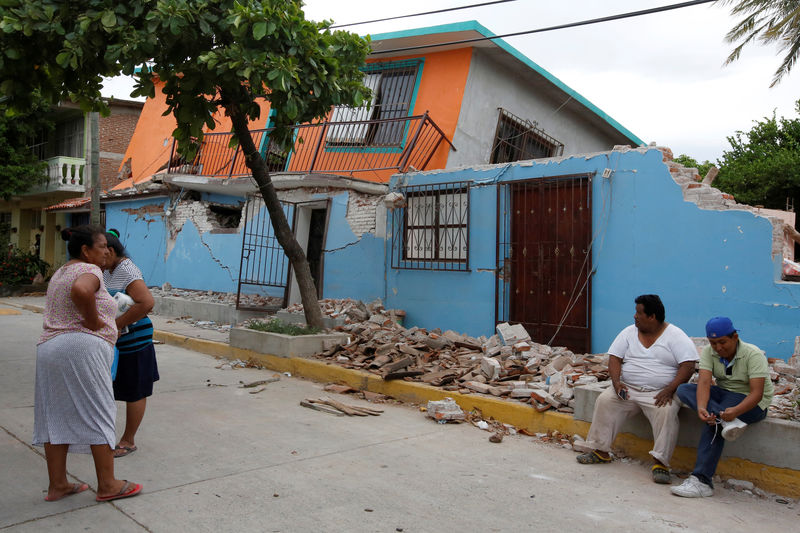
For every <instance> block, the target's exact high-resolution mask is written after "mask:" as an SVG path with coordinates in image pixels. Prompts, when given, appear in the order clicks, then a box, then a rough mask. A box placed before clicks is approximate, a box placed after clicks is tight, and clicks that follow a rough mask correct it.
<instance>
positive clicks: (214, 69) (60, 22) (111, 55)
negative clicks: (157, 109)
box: [0, 0, 369, 327]
mask: <svg viewBox="0 0 800 533" xmlns="http://www.w3.org/2000/svg"><path fill="white" fill-rule="evenodd" d="M0 5H3V6H5V7H4V8H3V13H2V20H0V44H1V45H2V50H3V54H2V56H0V91H2V93H3V94H4V95H6V96H7V97H8V98H9V100H10V101H11V102H12V103H13V104H15V105H20V104H22V105H24V104H25V102H26V100H27V96H26V95H27V93H28V91H29V90H31V89H33V88H38V89H39V90H41V91H42V94H43V95H46V96H47V97H48V98H50V99H51V100H52V101H55V99H61V98H70V99H72V100H73V101H77V102H79V103H80V104H81V105H82V106H83V107H84V108H85V109H101V110H102V109H104V104H103V103H102V100H101V99H100V88H101V81H102V80H101V76H112V75H116V74H120V73H123V74H133V73H134V72H135V70H136V68H137V67H139V66H141V65H144V67H143V68H142V70H141V72H140V74H139V77H138V85H137V88H136V89H135V90H134V93H133V94H134V95H144V96H150V97H152V96H154V95H155V92H154V85H153V76H155V77H157V78H158V79H160V80H161V81H163V82H164V88H163V91H164V93H165V94H166V102H167V105H168V110H167V113H172V114H173V115H174V116H175V119H176V120H177V128H176V129H175V131H174V132H173V136H174V137H175V138H176V139H177V141H178V149H179V151H180V152H181V153H182V154H183V155H184V156H186V157H187V158H189V159H190V158H192V157H193V156H194V154H195V153H196V150H197V148H198V146H199V143H200V142H201V141H202V138H203V127H204V126H205V127H207V128H208V129H214V127H215V123H214V119H213V116H214V113H215V112H217V110H219V109H222V110H223V111H224V113H225V114H226V115H227V116H229V117H230V119H231V122H232V124H233V131H234V135H235V138H236V142H238V143H239V144H240V146H241V148H242V150H243V153H244V155H245V163H246V164H247V166H248V168H249V169H250V171H251V173H252V176H253V178H254V180H255V182H256V184H257V186H258V189H259V191H260V193H261V195H262V196H263V198H264V202H265V204H266V207H267V210H268V211H269V214H270V219H271V221H272V225H273V227H274V229H275V235H276V237H277V239H278V242H279V243H280V244H281V246H282V247H283V249H284V251H285V252H286V255H287V257H288V258H289V260H290V262H291V263H292V266H293V268H294V272H295V276H296V279H297V282H298V286H299V287H300V292H301V297H302V301H303V306H304V308H305V313H306V321H307V322H308V323H309V325H311V326H316V327H322V315H321V313H320V309H319V306H318V305H317V296H316V289H315V287H314V282H313V279H312V277H311V271H310V269H309V266H308V261H307V260H306V257H305V254H304V253H303V250H302V248H301V247H300V245H299V244H298V243H297V241H296V240H295V239H294V236H293V234H292V232H291V229H290V227H289V224H288V222H287V221H286V217H285V215H284V213H283V210H282V209H281V206H280V202H279V201H278V197H277V194H276V193H275V188H274V186H273V184H272V181H271V179H270V176H269V173H268V172H267V168H266V165H265V163H264V161H263V159H262V158H261V156H260V154H259V151H258V150H257V148H256V146H255V145H254V143H253V140H252V137H251V135H250V131H249V129H248V123H249V121H252V120H256V119H258V118H259V114H260V107H259V105H258V101H259V100H260V99H266V100H268V101H269V102H270V107H271V109H272V110H274V112H275V116H274V123H275V130H274V131H273V133H272V134H271V140H272V142H275V143H278V144H279V145H282V146H284V145H286V144H287V143H288V142H289V141H290V139H291V129H290V127H291V126H292V125H294V124H296V123H303V122H310V121H313V120H315V119H317V118H320V117H323V116H325V115H326V114H327V113H328V112H329V111H330V108H331V106H333V105H339V104H349V105H356V106H359V105H361V104H362V103H363V102H364V99H365V97H367V96H368V95H369V90H368V89H367V88H365V87H364V86H363V84H362V79H363V75H362V73H361V72H360V70H359V67H360V66H361V65H363V63H364V60H365V58H366V55H367V53H368V52H369V43H368V42H367V41H365V40H363V39H361V38H360V37H358V36H357V35H355V34H351V33H348V32H344V31H331V30H330V29H329V26H330V22H321V23H317V22H312V21H308V20H306V19H305V15H304V13H303V11H302V2H300V1H299V0H262V1H258V0H150V1H147V0H134V1H127V2H117V1H114V2H112V1H111V0H82V1H71V2H60V1H55V0H3V2H1V3H0Z"/></svg>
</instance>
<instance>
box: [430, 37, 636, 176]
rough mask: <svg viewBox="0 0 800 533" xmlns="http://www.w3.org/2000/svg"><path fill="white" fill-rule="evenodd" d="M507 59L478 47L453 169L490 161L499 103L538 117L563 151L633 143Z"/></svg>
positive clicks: (524, 116)
mask: <svg viewBox="0 0 800 533" xmlns="http://www.w3.org/2000/svg"><path fill="white" fill-rule="evenodd" d="M508 61H509V60H508V59H506V60H505V62H501V61H497V58H496V57H493V56H490V55H489V53H488V52H486V51H485V50H481V49H478V48H476V49H474V52H473V56H472V60H471V63H470V67H469V75H468V77H467V83H466V86H465V88H464V98H463V101H462V105H461V112H460V114H459V117H458V124H457V125H456V132H455V135H454V136H453V144H454V145H455V146H456V148H458V151H457V152H451V153H450V156H449V158H448V160H447V168H448V169H450V168H455V167H460V166H463V165H474V164H482V163H488V162H489V157H490V155H491V150H492V143H493V141H494V135H495V130H496V129H497V119H498V114H499V111H498V109H497V108H498V107H502V108H504V109H506V110H507V111H510V112H511V113H513V114H515V115H517V116H518V117H520V118H522V119H528V120H530V121H533V122H537V123H538V126H539V128H540V129H542V130H544V132H545V133H547V134H548V135H550V136H551V137H554V138H555V139H557V140H558V141H560V142H562V143H564V154H563V155H570V154H580V153H591V152H598V151H604V150H610V149H612V148H613V147H614V146H615V145H619V144H623V145H624V144H630V143H631V141H630V140H628V139H627V138H625V137H624V136H623V135H622V134H621V133H619V132H617V131H616V130H614V129H613V128H611V126H609V125H607V124H605V123H603V122H602V121H601V120H600V119H599V118H598V117H597V116H596V115H594V113H592V112H591V111H589V110H588V109H586V108H585V107H583V106H582V105H579V104H577V103H576V102H575V101H574V100H571V101H568V100H569V97H568V96H567V95H566V94H564V93H563V92H561V91H558V90H556V89H555V88H554V87H553V85H552V84H551V83H550V82H549V81H546V80H545V79H544V78H542V77H541V76H539V75H538V74H536V73H535V72H533V71H532V70H530V69H529V68H528V67H527V66H524V65H523V64H522V63H519V62H517V63H516V64H517V66H518V68H513V66H512V65H513V63H512V64H509V63H508ZM562 106H563V107H562ZM559 108H560V109H559ZM433 119H434V120H436V117H435V116H434V117H433Z"/></svg>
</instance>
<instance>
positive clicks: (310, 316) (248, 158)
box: [221, 94, 324, 329]
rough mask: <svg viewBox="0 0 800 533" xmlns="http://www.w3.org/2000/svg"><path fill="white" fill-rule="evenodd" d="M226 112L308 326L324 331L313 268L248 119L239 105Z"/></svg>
mask: <svg viewBox="0 0 800 533" xmlns="http://www.w3.org/2000/svg"><path fill="white" fill-rule="evenodd" d="M221 96H223V98H224V95H222V94H221ZM225 109H226V111H227V112H228V115H229V116H230V118H231V123H232V125H233V131H234V133H235V134H236V137H237V138H238V139H239V147H240V148H241V150H242V153H243V154H244V156H245V164H246V165H247V168H249V169H250V172H251V173H252V175H253V179H254V180H255V181H256V184H257V185H258V190H259V192H260V193H261V196H262V197H263V198H264V204H265V205H266V206H267V211H269V219H270V221H271V222H272V227H273V229H274V230H275V237H276V238H277V239H278V243H280V245H281V247H283V251H284V252H285V253H286V257H288V258H289V261H290V262H291V264H292V268H293V269H294V274H295V278H296V279H297V285H298V287H299V288H300V297H301V299H302V301H303V310H304V311H305V316H306V323H307V324H308V325H309V326H314V327H317V328H320V329H322V328H323V327H324V326H323V324H322V311H320V308H319V302H318V301H317V288H316V286H315V285H314V278H312V277H311V269H310V268H309V266H308V260H307V259H306V254H305V253H304V252H303V249H302V248H301V247H300V244H299V243H298V242H297V239H295V238H294V234H293V233H292V230H291V228H290V227H289V222H288V221H287V220H286V215H285V213H284V212H283V208H282V206H281V203H280V201H279V200H278V195H277V193H276V192H275V187H274V186H273V184H272V179H271V178H270V175H269V172H268V171H267V165H266V163H265V162H264V160H263V159H262V158H261V154H259V152H258V149H257V148H256V145H255V143H254V142H253V138H252V137H251V136H250V128H248V126H247V122H248V120H247V117H246V116H245V115H244V113H242V111H241V108H240V107H239V106H238V105H237V104H231V103H227V104H226V105H225Z"/></svg>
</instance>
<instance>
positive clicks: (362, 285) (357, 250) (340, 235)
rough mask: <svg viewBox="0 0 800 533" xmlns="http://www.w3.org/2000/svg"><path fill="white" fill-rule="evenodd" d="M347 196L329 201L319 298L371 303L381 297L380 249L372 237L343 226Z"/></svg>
mask: <svg viewBox="0 0 800 533" xmlns="http://www.w3.org/2000/svg"><path fill="white" fill-rule="evenodd" d="M349 198H350V195H349V193H347V192H342V193H340V194H337V195H335V196H333V197H332V198H331V201H330V213H329V215H328V220H329V223H328V232H327V235H326V237H325V248H324V264H323V268H324V274H323V283H322V287H323V289H322V291H323V292H322V295H323V297H325V298H353V299H356V300H362V301H364V302H371V301H373V300H375V299H376V298H382V297H383V295H384V262H383V257H384V246H386V244H387V243H386V241H385V240H384V239H382V238H376V236H375V235H374V234H373V233H364V234H363V235H361V236H358V235H356V234H355V233H353V230H352V229H351V228H350V224H348V222H347V219H346V217H347V203H348V200H349Z"/></svg>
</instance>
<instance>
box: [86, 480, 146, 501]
mask: <svg viewBox="0 0 800 533" xmlns="http://www.w3.org/2000/svg"><path fill="white" fill-rule="evenodd" d="M140 492H142V485H141V484H140V483H131V482H130V481H128V480H127V479H126V480H125V484H124V485H122V488H121V489H120V490H119V492H118V493H116V494H113V495H111V496H98V497H97V498H95V500H96V501H98V502H110V501H111V500H119V499H121V498H130V497H131V496H136V495H137V494H139V493H140Z"/></svg>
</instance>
